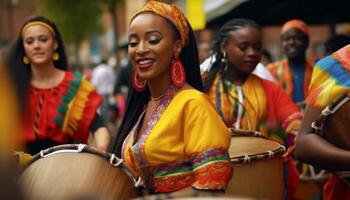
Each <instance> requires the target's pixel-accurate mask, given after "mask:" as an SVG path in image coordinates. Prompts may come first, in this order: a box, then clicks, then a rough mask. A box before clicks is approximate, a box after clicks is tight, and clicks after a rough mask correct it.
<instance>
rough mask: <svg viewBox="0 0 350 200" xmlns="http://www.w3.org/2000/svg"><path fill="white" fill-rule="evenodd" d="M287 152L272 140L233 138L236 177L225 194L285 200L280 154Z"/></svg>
mask: <svg viewBox="0 0 350 200" xmlns="http://www.w3.org/2000/svg"><path fill="white" fill-rule="evenodd" d="M269 152H270V153H269ZM271 152H274V153H273V154H272V153H271ZM284 152H285V148H284V147H282V146H281V145H280V144H279V143H277V142H274V141H271V140H267V139H264V138H259V137H247V136H238V137H237V136H236V137H232V138H231V146H230V149H229V154H230V160H231V163H232V165H233V177H232V179H231V181H230V183H229V186H228V188H227V189H226V194H228V195H241V196H247V197H251V198H258V199H260V198H261V199H273V200H274V199H276V200H280V199H283V197H284V195H283V185H284V181H283V159H282V157H281V155H282V154H283V153H284ZM266 155H269V156H266ZM244 158H245V159H244ZM247 160H249V161H247Z"/></svg>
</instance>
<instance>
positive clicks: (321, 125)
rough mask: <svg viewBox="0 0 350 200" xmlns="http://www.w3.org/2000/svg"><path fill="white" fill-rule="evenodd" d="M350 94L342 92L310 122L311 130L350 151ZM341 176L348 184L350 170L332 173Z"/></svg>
mask: <svg viewBox="0 0 350 200" xmlns="http://www.w3.org/2000/svg"><path fill="white" fill-rule="evenodd" d="M349 100H350V95H349V94H344V95H341V96H339V97H338V98H336V99H335V101H333V102H332V103H331V104H329V105H328V106H327V107H326V108H325V109H323V110H322V112H321V115H320V117H319V118H318V119H317V120H316V121H315V122H313V123H312V125H311V128H312V132H313V133H316V134H318V135H320V136H321V137H323V138H324V139H325V140H327V141H328V142H329V143H331V144H333V145H335V146H337V147H339V148H341V149H345V150H348V151H350V133H349V131H350V123H349V122H350V101H349ZM334 174H336V175H339V176H341V177H343V180H344V181H345V182H346V183H347V184H348V185H350V171H347V172H336V173H334Z"/></svg>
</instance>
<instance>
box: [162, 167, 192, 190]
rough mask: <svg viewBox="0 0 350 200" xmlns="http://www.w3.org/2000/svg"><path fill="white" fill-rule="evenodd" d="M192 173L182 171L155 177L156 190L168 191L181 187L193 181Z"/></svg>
mask: <svg viewBox="0 0 350 200" xmlns="http://www.w3.org/2000/svg"><path fill="white" fill-rule="evenodd" d="M194 180H195V179H194V176H193V173H192V172H191V173H184V174H178V175H173V176H165V177H156V178H155V186H156V192H170V191H176V190H179V189H183V188H185V187H188V186H190V185H191V184H192V183H193V182H194Z"/></svg>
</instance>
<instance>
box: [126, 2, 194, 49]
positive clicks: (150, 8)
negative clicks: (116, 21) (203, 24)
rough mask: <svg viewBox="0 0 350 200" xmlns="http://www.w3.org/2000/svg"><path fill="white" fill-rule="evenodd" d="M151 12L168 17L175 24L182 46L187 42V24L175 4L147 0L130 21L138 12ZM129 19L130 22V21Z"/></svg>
mask: <svg viewBox="0 0 350 200" xmlns="http://www.w3.org/2000/svg"><path fill="white" fill-rule="evenodd" d="M143 12H153V13H155V14H157V15H159V16H162V17H164V18H166V19H168V20H169V21H170V22H171V23H173V24H174V25H175V27H176V28H177V30H178V31H179V33H180V36H181V45H182V47H184V46H186V45H187V44H188V26H187V20H186V18H185V15H184V13H183V12H182V11H181V10H180V9H179V8H178V7H177V6H175V5H173V4H172V5H170V4H166V3H162V2H159V1H153V0H151V1H149V2H148V3H147V4H146V5H144V6H143V7H142V8H140V9H139V10H137V11H136V13H135V14H134V15H133V17H132V18H131V21H132V20H133V19H134V18H135V17H136V16H137V15H138V14H140V13H143ZM131 21H130V22H131Z"/></svg>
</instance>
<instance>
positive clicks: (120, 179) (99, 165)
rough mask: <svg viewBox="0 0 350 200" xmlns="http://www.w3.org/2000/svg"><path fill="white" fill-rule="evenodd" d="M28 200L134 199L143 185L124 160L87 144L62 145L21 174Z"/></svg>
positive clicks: (38, 157)
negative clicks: (124, 163)
mask: <svg viewBox="0 0 350 200" xmlns="http://www.w3.org/2000/svg"><path fill="white" fill-rule="evenodd" d="M18 181H19V184H20V186H21V188H22V189H23V192H24V195H25V197H26V199H30V200H42V199H50V200H67V199H95V198H96V199H130V198H134V197H138V196H140V194H139V191H138V189H137V187H138V186H140V185H142V181H141V179H140V178H136V176H135V175H134V174H132V173H131V171H130V170H128V169H127V167H126V166H125V165H123V160H122V159H119V158H117V157H116V156H114V154H110V153H106V152H103V151H100V150H97V149H94V148H91V147H88V146H87V145H84V144H67V145H59V146H55V147H52V148H49V149H46V150H43V151H41V152H40V153H38V154H36V155H35V156H34V157H33V158H32V159H31V160H30V161H29V163H28V164H27V166H25V167H24V169H23V171H22V172H21V174H20V175H19V180H18Z"/></svg>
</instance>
